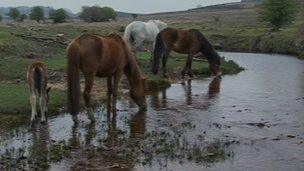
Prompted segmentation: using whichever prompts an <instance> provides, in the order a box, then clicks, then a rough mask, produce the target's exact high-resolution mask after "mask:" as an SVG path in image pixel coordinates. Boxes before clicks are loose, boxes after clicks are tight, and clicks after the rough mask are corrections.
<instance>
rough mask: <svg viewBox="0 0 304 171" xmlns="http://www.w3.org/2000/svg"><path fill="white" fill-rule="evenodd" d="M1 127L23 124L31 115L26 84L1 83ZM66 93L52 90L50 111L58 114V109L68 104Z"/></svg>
mask: <svg viewBox="0 0 304 171" xmlns="http://www.w3.org/2000/svg"><path fill="white" fill-rule="evenodd" d="M0 89H1V91H0V128H4V127H5V128H7V127H10V126H14V125H17V124H23V123H25V122H26V121H28V120H29V118H30V116H31V106H30V101H29V92H28V90H27V87H26V86H25V85H21V84H10V83H2V84H0ZM65 104H66V93H65V92H63V91H59V90H51V91H50V101H49V105H48V108H49V112H48V114H52V115H54V114H57V113H58V109H59V108H61V107H64V106H66V105H65Z"/></svg>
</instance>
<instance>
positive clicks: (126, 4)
mask: <svg viewBox="0 0 304 171" xmlns="http://www.w3.org/2000/svg"><path fill="white" fill-rule="evenodd" d="M237 1H240V0H0V7H12V6H35V5H41V6H52V7H54V8H68V9H71V10H72V11H73V12H79V11H80V10H81V7H82V6H84V5H86V6H92V5H100V6H110V7H112V8H114V9H115V10H118V11H124V12H134V13H153V12H167V11H176V10H185V9H189V8H194V7H196V6H197V5H198V4H201V5H202V6H207V5H214V4H220V3H227V2H237Z"/></svg>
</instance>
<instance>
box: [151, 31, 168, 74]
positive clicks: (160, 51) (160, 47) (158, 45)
mask: <svg viewBox="0 0 304 171" xmlns="http://www.w3.org/2000/svg"><path fill="white" fill-rule="evenodd" d="M164 51H165V44H164V42H163V39H162V36H161V32H160V33H158V34H157V36H156V41H155V47H154V57H153V61H152V73H153V74H155V75H156V74H157V73H158V69H159V63H160V59H161V58H163V55H164Z"/></svg>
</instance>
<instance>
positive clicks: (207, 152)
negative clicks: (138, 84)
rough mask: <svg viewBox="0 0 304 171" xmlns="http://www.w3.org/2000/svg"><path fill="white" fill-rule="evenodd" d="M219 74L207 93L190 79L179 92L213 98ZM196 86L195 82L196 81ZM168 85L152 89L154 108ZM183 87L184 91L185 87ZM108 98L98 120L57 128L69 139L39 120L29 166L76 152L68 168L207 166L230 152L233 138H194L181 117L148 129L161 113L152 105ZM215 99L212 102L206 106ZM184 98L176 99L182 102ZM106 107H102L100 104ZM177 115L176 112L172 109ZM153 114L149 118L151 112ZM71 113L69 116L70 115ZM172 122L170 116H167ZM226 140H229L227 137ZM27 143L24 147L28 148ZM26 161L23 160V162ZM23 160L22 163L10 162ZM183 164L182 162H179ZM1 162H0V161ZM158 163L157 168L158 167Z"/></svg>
mask: <svg viewBox="0 0 304 171" xmlns="http://www.w3.org/2000/svg"><path fill="white" fill-rule="evenodd" d="M220 82H221V79H220V78H214V79H213V80H212V81H211V82H210V84H209V86H208V91H207V92H208V93H204V94H203V96H201V95H199V96H196V95H195V90H194V92H193V85H192V81H191V80H189V81H187V82H184V83H183V84H182V87H180V85H179V88H181V90H182V91H181V93H182V94H183V93H184V94H185V96H186V99H185V100H186V104H187V105H194V104H201V103H202V99H203V101H204V103H207V102H208V101H209V99H212V98H214V97H215V96H217V94H218V93H219V92H220ZM195 86H197V85H196V84H195V85H194V87H195ZM168 91H170V90H163V91H160V92H156V93H152V95H151V97H150V101H151V104H150V106H151V107H153V108H157V109H159V108H166V107H168V102H170V100H168V97H167V95H168ZM183 91H184V92H183ZM108 104H109V103H107V104H105V106H106V108H105V109H104V110H101V112H100V113H96V114H95V118H96V122H89V121H88V120H83V118H82V119H80V121H81V122H79V124H74V125H73V126H72V127H71V128H69V131H67V132H68V133H67V132H64V131H61V130H59V132H56V134H61V136H62V134H64V133H66V134H67V135H64V136H62V137H64V138H66V137H69V138H67V139H62V140H61V139H57V140H56V141H51V140H50V139H51V138H50V133H49V132H50V130H49V129H50V127H49V125H48V124H47V125H39V124H38V125H37V126H36V127H34V128H33V129H32V131H31V132H29V134H30V135H32V137H33V138H32V139H31V143H29V146H28V147H29V148H28V149H29V150H28V158H25V159H24V162H25V166H26V165H27V166H28V168H29V170H47V169H50V167H52V165H54V163H58V162H59V163H60V162H63V161H66V160H68V159H69V158H72V159H73V160H72V161H69V162H71V164H70V166H69V167H70V168H71V169H72V170H86V169H89V168H90V169H96V170H103V169H105V168H107V169H109V170H111V169H112V167H114V166H115V168H116V169H117V168H118V169H119V168H125V170H131V169H134V168H137V169H138V168H139V169H140V168H142V167H143V168H146V167H149V168H154V167H155V166H156V167H159V168H166V167H168V165H169V163H171V165H172V163H185V162H187V163H195V164H198V165H204V166H208V165H210V164H212V163H216V162H220V161H223V160H226V159H227V156H228V157H229V156H230V150H229V149H227V147H228V145H227V144H229V142H228V141H226V140H220V141H219V140H216V141H213V140H211V141H210V139H209V140H208V141H205V139H204V138H202V137H204V135H198V136H197V137H196V138H193V137H189V136H188V133H187V132H188V131H191V130H193V129H195V127H193V126H192V125H191V123H189V124H190V125H188V122H187V123H181V122H180V121H179V120H177V122H176V123H175V124H176V125H175V126H176V128H174V131H170V129H161V130H152V131H151V130H150V131H148V128H147V124H150V123H147V122H148V121H149V120H151V118H152V119H153V117H155V116H156V115H157V114H156V113H157V112H156V111H154V110H153V109H151V110H148V111H149V112H148V113H147V112H143V111H137V112H136V111H134V110H133V109H131V110H119V112H117V113H116V111H113V110H112V109H111V105H108ZM210 104H211V103H209V102H208V106H210ZM179 105H180V106H181V107H183V106H184V104H183V103H182V104H178V103H176V104H175V107H176V108H178V107H179ZM120 107H122V108H124V107H126V108H128V109H130V107H129V104H128V103H126V100H124V103H120ZM101 109H102V108H101ZM168 115H170V116H171V115H172V117H175V116H174V115H175V114H174V113H170V112H169V113H168ZM149 117H150V118H149ZM67 118H69V117H67V116H63V117H62V118H61V119H60V118H57V119H59V120H61V121H60V122H58V121H57V122H58V123H57V124H59V123H61V124H60V125H56V122H51V121H49V124H50V122H51V123H52V124H55V125H52V126H51V128H57V127H58V126H60V127H61V126H63V127H65V125H62V123H65V122H63V121H67ZM69 119H70V118H69ZM166 122H167V123H170V121H169V120H167V121H166ZM227 142H228V143H227ZM26 150H27V149H26V148H25V151H26ZM24 162H23V163H24ZM20 165H22V167H23V166H24V164H22V163H18V164H16V165H15V166H13V167H12V168H16V167H17V166H18V167H19V166H20ZM177 165H179V164H177ZM0 166H1V164H0ZM156 169H157V168H156Z"/></svg>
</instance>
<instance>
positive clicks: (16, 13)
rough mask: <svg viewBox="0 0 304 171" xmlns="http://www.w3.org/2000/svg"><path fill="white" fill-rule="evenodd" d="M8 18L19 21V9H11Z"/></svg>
mask: <svg viewBox="0 0 304 171" xmlns="http://www.w3.org/2000/svg"><path fill="white" fill-rule="evenodd" d="M8 16H10V17H11V19H13V20H14V21H17V20H18V18H19V16H20V12H19V10H18V9H17V8H11V9H10V10H9V12H8Z"/></svg>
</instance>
